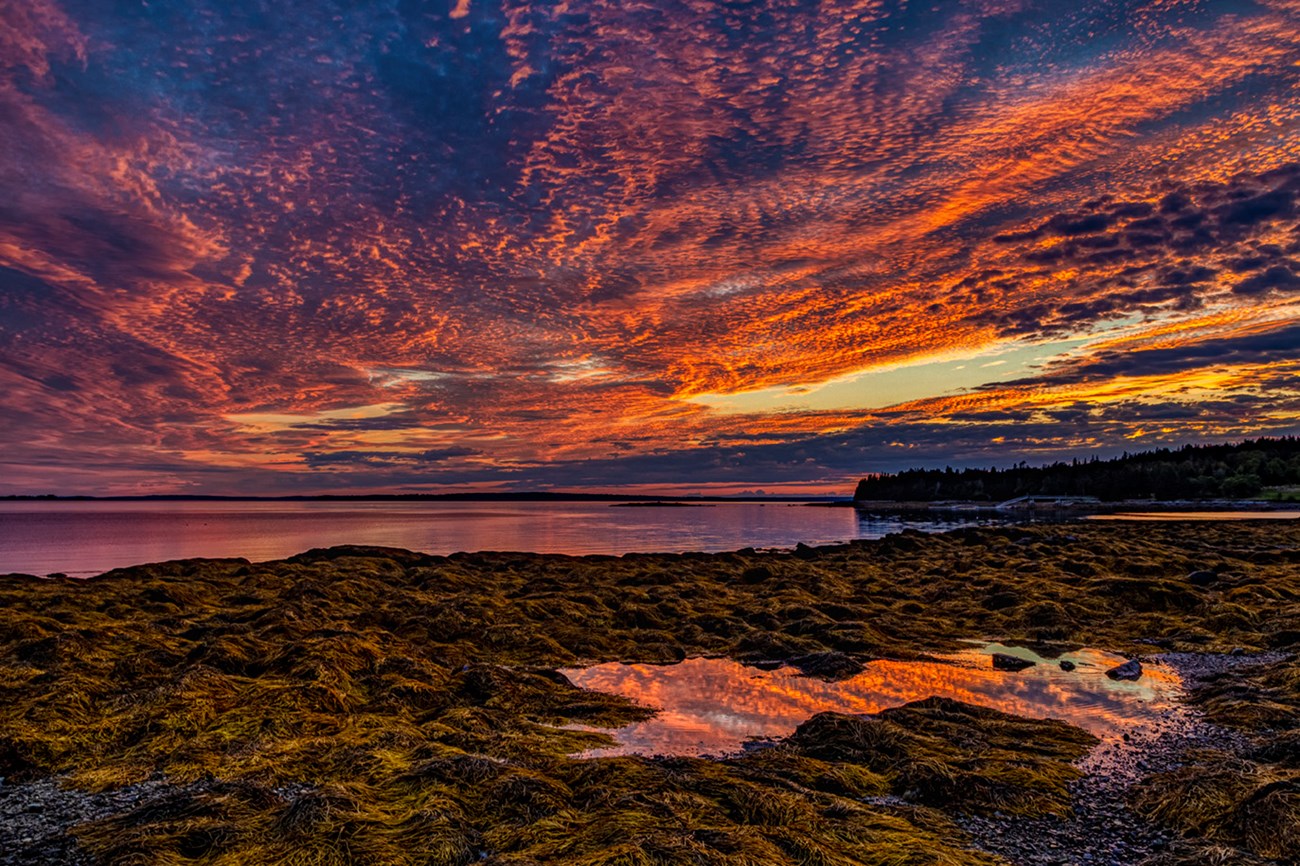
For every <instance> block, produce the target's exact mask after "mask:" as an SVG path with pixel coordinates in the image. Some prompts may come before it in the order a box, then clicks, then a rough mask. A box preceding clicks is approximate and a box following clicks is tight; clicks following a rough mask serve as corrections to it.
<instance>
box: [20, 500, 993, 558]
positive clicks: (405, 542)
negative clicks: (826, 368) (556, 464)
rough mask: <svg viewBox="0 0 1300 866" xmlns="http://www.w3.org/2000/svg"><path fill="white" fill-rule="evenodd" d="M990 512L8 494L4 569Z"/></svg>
mask: <svg viewBox="0 0 1300 866" xmlns="http://www.w3.org/2000/svg"><path fill="white" fill-rule="evenodd" d="M987 522H989V518H987V517H980V518H978V519H963V518H962V517H960V516H957V517H951V516H941V517H937V518H932V519H914V518H910V517H904V516H887V515H872V514H867V513H865V512H859V511H857V510H856V509H853V508H850V507H843V506H841V507H828V506H822V505H817V506H813V505H808V504H806V503H788V502H767V503H761V502H720V503H710V504H699V505H696V506H692V507H684V508H683V507H668V508H662V507H637V508H626V507H611V504H610V503H608V502H446V501H443V502H366V501H352V502H265V501H260V502H157V501H156V502H39V501H37V502H17V501H15V502H0V574H4V573H7V572H22V573H26V574H50V573H52V572H61V573H64V574H69V575H74V576H90V575H93V574H99V573H101V572H104V571H107V570H109V569H112V568H119V567H122V566H128V565H138V564H141V563H145V562H158V561H162V560H168V559H186V558H190V557H244V558H246V559H251V560H255V561H258V560H267V559H277V558H281V557H286V556H292V555H293V554H296V553H301V552H303V551H305V550H309V549H311V548H313V547H332V546H334V545H340V544H364V545H377V546H381V547H401V548H406V549H409V550H420V551H424V552H427V553H435V554H447V553H454V552H456V551H467V552H473V551H480V550H517V551H528V552H533V553H568V554H589V553H603V554H622V553H633V552H636V553H669V552H672V553H680V552H683V551H688V550H691V551H725V550H738V549H740V548H744V547H757V548H766V547H776V548H790V547H794V546H795V545H796V544H798V543H800V542H802V543H804V544H813V545H816V544H831V543H835V542H842V541H849V540H851V539H857V538H880V537H883V536H884V535H886V534H888V533H891V532H899V531H901V530H903V529H906V528H912V529H919V530H921V531H926V532H935V531H943V530H946V529H951V528H954V527H957V526H965V525H971V524H973V523H987Z"/></svg>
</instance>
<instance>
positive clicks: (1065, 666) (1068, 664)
mask: <svg viewBox="0 0 1300 866" xmlns="http://www.w3.org/2000/svg"><path fill="white" fill-rule="evenodd" d="M1074 668H1075V664H1074V662H1072V661H1070V660H1069V659H1061V670H1063V671H1072V670H1074Z"/></svg>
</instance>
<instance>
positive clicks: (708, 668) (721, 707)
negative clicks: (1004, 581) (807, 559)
mask: <svg viewBox="0 0 1300 866" xmlns="http://www.w3.org/2000/svg"><path fill="white" fill-rule="evenodd" d="M995 652H1002V653H1009V654H1013V655H1016V656H1019V657H1021V658H1025V659H1029V660H1030V661H1034V662H1036V663H1037V664H1036V665H1035V666H1034V667H1032V668H1028V669H1026V670H1023V671H1019V672H1016V673H1011V672H1006V671H999V670H994V669H993V667H992V663H991V661H990V658H989V657H990V656H991V655H992V654H993V653H995ZM938 658H939V660H937V661H914V662H900V661H875V662H871V663H869V664H868V665H867V666H866V669H865V670H864V671H863V672H862V673H860V674H858V675H857V676H854V677H851V678H849V679H845V680H841V681H839V682H826V681H823V680H819V679H815V678H813V677H807V676H803V675H802V674H800V673H799V671H798V670H796V669H795V668H791V667H781V668H777V669H775V670H761V669H759V668H755V667H750V666H747V665H742V664H740V663H739V662H735V661H732V660H730V659H706V658H696V659H687V660H686V661H683V662H678V663H676V664H669V665H647V664H622V663H619V662H612V663H609V664H599V665H593V666H591V667H586V668H569V669H565V670H563V671H561V672H562V673H563V674H564V675H565V676H567V677H568V678H569V680H570V681H571V682H573V684H574V685H576V686H579V687H581V688H585V689H592V690H594V691H601V692H609V693H613V694H619V695H624V696H625V697H628V698H631V699H632V700H634V701H636V702H637V703H639V704H642V705H644V706H649V707H655V708H657V709H658V710H659V712H658V713H657V714H656V715H655V716H654V717H653V718H650V719H647V720H646V721H644V722H638V723H634V724H631V725H626V726H624V727H622V728H617V729H602V730H605V731H606V733H608V734H610V736H612V737H613V738H614V739H615V740H616V741H617V745H615V746H613V747H610V748H606V749H595V750H592V751H589V752H585V753H583V755H584V757H605V756H610V755H632V754H638V755H724V754H730V753H734V752H737V751H740V750H741V749H742V748H743V747H744V745H745V743H746V741H749V740H752V739H755V738H758V739H768V738H775V737H784V736H787V735H789V734H790V733H792V732H793V731H794V729H795V728H796V727H798V726H799V724H800V723H802V722H804V721H805V720H807V719H808V718H809V717H811V716H813V715H815V714H816V713H820V712H826V711H833V712H840V713H875V712H879V711H881V710H883V709H887V708H889V707H897V706H902V705H903V704H906V703H909V702H911V701H917V700H923V699H925V698H928V697H933V696H940V697H948V698H955V699H957V700H960V701H965V702H967V703H971V704H978V705H980V706H985V707H992V708H994V709H998V710H1002V711H1003V712H1007V713H1014V714H1015V715H1019V716H1026V717H1032V718H1052V719H1061V720H1062V721H1066V722H1070V723H1071V724H1074V725H1078V726H1079V727H1081V728H1083V729H1085V730H1087V731H1090V732H1092V733H1093V734H1095V735H1096V736H1097V737H1099V738H1101V739H1102V740H1103V741H1105V740H1113V739H1118V738H1120V737H1122V735H1123V734H1125V733H1132V732H1140V731H1141V730H1143V729H1147V728H1154V727H1156V726H1157V725H1158V724H1159V722H1160V720H1161V718H1162V717H1163V716H1164V715H1167V714H1168V713H1169V712H1170V711H1171V710H1173V709H1174V708H1175V707H1176V706H1177V702H1176V697H1177V695H1178V693H1179V691H1180V688H1181V681H1180V679H1179V677H1178V675H1177V674H1176V673H1175V672H1174V671H1173V670H1172V669H1171V668H1168V667H1166V666H1163V665H1155V664H1147V665H1144V670H1145V673H1144V675H1143V676H1142V678H1141V679H1140V680H1137V681H1135V682H1117V681H1115V680H1111V679H1109V678H1108V677H1107V676H1106V674H1105V672H1106V670H1108V669H1109V668H1111V667H1114V666H1115V665H1117V664H1119V663H1121V662H1123V661H1124V660H1125V659H1124V657H1123V656H1118V655H1115V654H1113V653H1106V652H1102V651H1100V650H1091V649H1083V650H1078V651H1075V652H1069V653H1064V654H1062V655H1061V656H1059V657H1057V658H1052V659H1047V658H1044V657H1042V656H1040V655H1038V654H1036V653H1034V652H1032V651H1030V650H1027V649H1024V648H1019V647H1015V648H1013V647H1006V646H1003V645H1001V644H988V645H987V646H982V647H979V648H978V649H971V650H967V651H964V652H960V653H955V654H952V655H947V656H940V657H938ZM1062 659H1067V660H1069V661H1072V662H1074V663H1075V665H1076V668H1075V670H1073V671H1065V670H1062V669H1061V667H1060V665H1059V661H1060V660H1062Z"/></svg>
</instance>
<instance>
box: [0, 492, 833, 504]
mask: <svg viewBox="0 0 1300 866" xmlns="http://www.w3.org/2000/svg"><path fill="white" fill-rule="evenodd" d="M0 502H636V503H647V504H657V503H663V504H668V503H681V504H689V503H693V502H815V503H828V504H829V503H838V504H843V505H851V504H852V500H851V499H850V498H849V497H847V496H648V495H645V494H630V493H541V492H525V493H374V494H357V495H350V494H320V495H294V496H204V495H185V494H156V495H149V496H32V495H25V496H17V495H11V496H0Z"/></svg>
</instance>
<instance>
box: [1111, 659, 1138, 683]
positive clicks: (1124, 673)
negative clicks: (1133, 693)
mask: <svg viewBox="0 0 1300 866" xmlns="http://www.w3.org/2000/svg"><path fill="white" fill-rule="evenodd" d="M1106 676H1108V677H1110V678H1111V679H1112V680H1136V679H1140V678H1141V677H1142V662H1140V661H1138V660H1137V659H1129V660H1128V661H1126V662H1124V664H1122V665H1115V667H1113V668H1111V669H1110V670H1108V671H1106Z"/></svg>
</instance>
